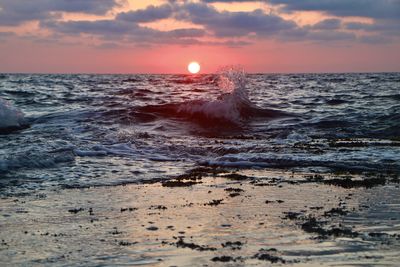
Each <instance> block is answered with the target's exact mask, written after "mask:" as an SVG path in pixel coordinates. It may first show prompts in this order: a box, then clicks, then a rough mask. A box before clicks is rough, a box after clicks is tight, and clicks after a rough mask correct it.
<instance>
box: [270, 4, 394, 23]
mask: <svg viewBox="0 0 400 267" xmlns="http://www.w3.org/2000/svg"><path fill="white" fill-rule="evenodd" d="M268 2H269V3H271V4H282V5H284V7H283V10H284V11H287V12H291V11H322V12H326V13H328V14H332V15H335V16H340V17H344V16H359V17H370V18H381V19H389V18H390V19H400V1H399V0H351V1H350V0H318V1H316V0H268Z"/></svg>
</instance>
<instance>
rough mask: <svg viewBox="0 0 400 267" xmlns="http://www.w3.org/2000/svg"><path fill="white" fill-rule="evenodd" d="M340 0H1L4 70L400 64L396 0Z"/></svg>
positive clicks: (375, 67)
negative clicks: (193, 62)
mask: <svg viewBox="0 0 400 267" xmlns="http://www.w3.org/2000/svg"><path fill="white" fill-rule="evenodd" d="M359 1H360V2H362V1H363V0H355V2H359ZM339 2H340V1H338V2H337V4H335V3H336V1H328V0H321V1H315V2H310V1H303V0H299V1H293V2H291V1H286V0H270V1H268V2H265V1H247V2H244V1H243V2H230V3H228V1H221V2H218V1H215V2H214V1H207V2H206V1H167V0H151V1H135V0H125V1H120V0H103V1H101V2H95V1H87V2H86V1H85V4H82V1H76V2H75V1H71V2H68V4H67V5H65V4H62V3H64V2H62V1H60V3H61V4H58V2H54V3H53V4H48V2H47V1H43V2H39V3H38V4H32V7H30V5H26V2H21V3H20V2H14V1H12V3H11V1H10V2H7V1H3V2H1V1H0V62H1V64H0V72H46V73H47V72H50V73H51V72H57V73H59V72H62V73H71V72H72V73H74V72H85V73H182V72H185V68H182V66H186V64H187V62H190V61H191V60H192V59H193V58H194V57H195V58H197V59H198V60H199V61H201V62H207V65H206V66H203V67H202V69H201V72H202V73H210V72H215V71H217V70H218V69H219V68H221V67H223V66H226V65H241V66H244V68H245V69H246V70H247V71H249V72H348V71H353V72H358V71H360V72H363V71H369V72H373V71H400V53H398V51H399V50H400V28H399V27H398V23H399V21H400V14H399V13H398V12H396V10H399V9H398V8H399V7H400V6H399V5H398V3H396V1H369V2H368V3H364V2H363V3H364V4H362V5H361V4H360V7H362V8H355V6H357V5H356V4H355V3H353V1H351V2H352V3H349V4H346V3H344V2H340V3H339ZM349 2H350V1H349ZM24 3H25V4H24ZM36 5H39V6H36ZM9 14H13V15H12V16H10V15H9ZM191 68H193V69H194V67H191Z"/></svg>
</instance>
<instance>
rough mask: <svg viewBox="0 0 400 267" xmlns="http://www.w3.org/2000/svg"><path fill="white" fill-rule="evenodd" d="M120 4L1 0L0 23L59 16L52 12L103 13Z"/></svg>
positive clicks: (107, 0) (108, 0) (88, 0)
mask: <svg viewBox="0 0 400 267" xmlns="http://www.w3.org/2000/svg"><path fill="white" fill-rule="evenodd" d="M119 5H120V3H119V1H117V0H0V25H7V26H15V25H19V24H21V23H23V22H26V21H31V20H44V19H50V18H53V19H54V18H57V17H56V16H55V15H54V14H52V12H81V13H88V14H96V15H102V14H105V13H107V12H108V11H110V10H111V9H112V8H114V7H116V6H119Z"/></svg>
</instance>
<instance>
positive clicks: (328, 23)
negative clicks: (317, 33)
mask: <svg viewBox="0 0 400 267" xmlns="http://www.w3.org/2000/svg"><path fill="white" fill-rule="evenodd" d="M341 24H342V21H341V20H340V19H325V20H323V21H320V22H318V23H316V24H314V25H313V26H312V28H313V29H316V30H337V29H340V27H341Z"/></svg>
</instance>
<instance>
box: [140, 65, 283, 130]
mask: <svg viewBox="0 0 400 267" xmlns="http://www.w3.org/2000/svg"><path fill="white" fill-rule="evenodd" d="M218 76H219V78H218V87H219V89H220V90H221V92H222V94H221V95H220V96H219V97H218V98H217V99H214V100H206V99H200V100H191V101H187V102H181V103H168V104H163V105H148V106H143V107H139V108H137V109H136V112H137V114H138V115H139V116H146V115H157V116H160V117H176V118H184V119H186V120H189V121H192V122H195V123H198V124H201V125H205V126H217V125H221V126H224V127H225V126H229V125H230V126H241V125H243V124H244V123H245V122H246V121H248V120H249V119H250V118H255V117H263V118H276V117H281V116H285V115H288V114H287V113H285V112H281V111H278V110H273V109H262V108H259V107H257V106H255V105H254V104H253V103H252V102H251V101H250V100H249V97H248V92H247V86H246V85H247V82H246V75H245V72H244V71H243V70H242V69H240V68H237V67H230V68H225V69H223V70H222V71H220V73H219V75H218Z"/></svg>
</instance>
